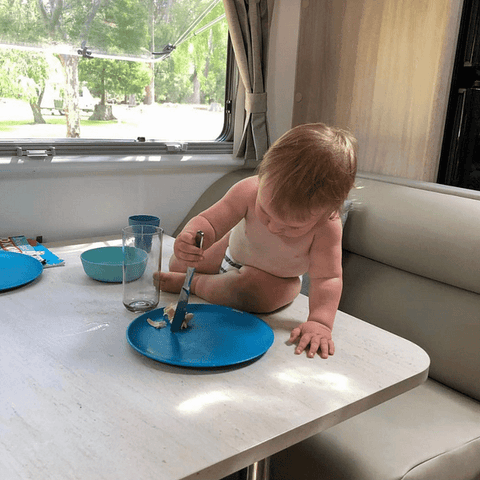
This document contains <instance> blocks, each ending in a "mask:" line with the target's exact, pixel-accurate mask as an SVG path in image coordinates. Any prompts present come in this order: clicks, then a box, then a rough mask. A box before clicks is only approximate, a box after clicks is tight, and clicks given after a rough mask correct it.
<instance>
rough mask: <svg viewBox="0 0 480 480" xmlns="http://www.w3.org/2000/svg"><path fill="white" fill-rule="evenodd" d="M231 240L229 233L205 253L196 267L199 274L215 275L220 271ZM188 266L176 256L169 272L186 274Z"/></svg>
mask: <svg viewBox="0 0 480 480" xmlns="http://www.w3.org/2000/svg"><path fill="white" fill-rule="evenodd" d="M229 238H230V232H229V233H227V234H226V235H225V236H224V237H223V238H221V239H220V240H219V241H218V242H216V243H214V244H213V245H212V246H211V247H210V248H209V249H207V250H205V252H204V259H203V260H202V261H201V262H200V263H199V264H198V265H197V266H196V268H195V270H196V271H197V272H198V273H209V274H215V273H218V272H219V270H220V265H221V264H222V260H223V257H224V256H225V251H226V250H227V247H228V240H229ZM187 267H188V265H187V264H186V263H185V262H182V261H181V260H178V258H176V257H175V255H172V257H171V258H170V264H169V270H170V272H186V271H187Z"/></svg>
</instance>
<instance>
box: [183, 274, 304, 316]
mask: <svg viewBox="0 0 480 480" xmlns="http://www.w3.org/2000/svg"><path fill="white" fill-rule="evenodd" d="M300 288H301V282H300V279H299V278H298V277H293V278H280V277H275V276H274V275H270V274H269V273H267V272H264V271H263V270H259V269H258V268H254V267H250V266H243V267H242V268H240V270H230V271H228V272H227V273H222V274H217V275H195V277H194V279H193V282H192V293H194V294H195V295H197V296H199V297H200V298H203V299H204V300H207V301H208V302H210V303H213V304H217V305H225V306H227V307H232V308H236V309H238V310H243V311H246V312H252V313H268V312H273V311H274V310H277V309H278V308H280V307H283V306H285V305H287V304H289V303H290V302H292V301H293V300H294V299H295V298H296V297H297V295H298V294H299V293H300Z"/></svg>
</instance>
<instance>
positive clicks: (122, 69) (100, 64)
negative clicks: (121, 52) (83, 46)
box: [78, 58, 151, 105]
mask: <svg viewBox="0 0 480 480" xmlns="http://www.w3.org/2000/svg"><path fill="white" fill-rule="evenodd" d="M78 77H79V80H80V82H85V83H86V85H87V87H88V89H89V90H90V92H91V93H92V94H93V95H94V96H99V97H100V98H101V99H102V101H101V103H102V104H103V105H105V101H106V94H107V92H108V93H109V94H112V95H115V94H117V95H131V94H136V95H141V94H142V93H143V92H144V89H145V87H146V86H147V85H148V84H149V83H150V80H151V70H150V68H149V67H148V66H147V65H146V64H145V63H137V62H129V61H121V60H120V61H117V60H104V59H101V58H93V59H82V60H81V61H80V62H79V64H78Z"/></svg>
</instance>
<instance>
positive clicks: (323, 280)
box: [290, 222, 342, 358]
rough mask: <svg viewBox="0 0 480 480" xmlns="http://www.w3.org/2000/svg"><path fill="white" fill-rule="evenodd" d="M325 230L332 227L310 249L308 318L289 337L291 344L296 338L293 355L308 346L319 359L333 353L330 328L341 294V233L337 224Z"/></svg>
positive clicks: (312, 354)
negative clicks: (318, 355) (318, 354)
mask: <svg viewBox="0 0 480 480" xmlns="http://www.w3.org/2000/svg"><path fill="white" fill-rule="evenodd" d="M329 227H333V228H329V231H328V233H327V234H326V235H325V236H322V237H321V238H320V239H318V240H316V241H314V244H313V245H312V249H311V255H310V257H311V258H310V268H309V276H310V291H309V315H308V319H307V321H306V322H305V323H303V324H302V325H300V327H297V328H295V329H294V330H293V331H292V334H291V336H290V341H291V342H294V341H295V340H297V339H298V338H300V340H299V343H298V346H297V348H296V350H295V353H297V354H299V353H301V352H303V351H304V350H305V349H307V347H308V345H310V348H309V349H308V356H309V357H314V356H315V353H317V351H319V353H320V356H321V357H322V358H328V355H333V354H334V351H335V346H334V343H333V340H332V329H333V322H334V320H335V314H336V312H337V309H338V304H339V302H340V296H341V294H342V250H341V237H342V231H341V226H340V222H335V224H334V225H331V224H330V225H329Z"/></svg>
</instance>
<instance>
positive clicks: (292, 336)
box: [288, 327, 302, 343]
mask: <svg viewBox="0 0 480 480" xmlns="http://www.w3.org/2000/svg"><path fill="white" fill-rule="evenodd" d="M301 333H302V330H301V329H300V327H297V328H294V329H293V330H292V332H291V333H290V338H289V339H288V341H289V343H294V342H295V340H296V339H297V338H298V337H299V336H300V335H301Z"/></svg>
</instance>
